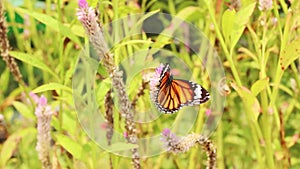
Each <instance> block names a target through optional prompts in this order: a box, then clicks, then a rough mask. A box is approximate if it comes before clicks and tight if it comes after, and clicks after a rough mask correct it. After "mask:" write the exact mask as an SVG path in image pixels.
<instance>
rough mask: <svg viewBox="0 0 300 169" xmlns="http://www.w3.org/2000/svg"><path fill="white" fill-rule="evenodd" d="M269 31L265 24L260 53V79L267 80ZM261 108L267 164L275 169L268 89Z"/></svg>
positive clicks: (264, 17) (263, 96)
mask: <svg viewBox="0 0 300 169" xmlns="http://www.w3.org/2000/svg"><path fill="white" fill-rule="evenodd" d="M266 17H267V15H266V13H264V16H263V19H264V21H265V23H267V22H266ZM267 29H268V25H267V24H265V25H264V27H263V36H262V40H261V51H260V52H259V53H260V61H261V62H260V79H265V78H266V77H267V76H266V70H265V66H266V64H265V63H266V62H267V60H266V53H265V52H266V44H267V39H266V32H267ZM260 98H261V107H262V113H263V115H262V127H263V134H264V138H265V143H266V144H265V145H266V146H265V149H266V158H267V164H268V168H269V169H274V168H275V166H274V158H273V150H272V140H271V139H272V137H271V126H272V116H271V115H269V113H268V95H267V89H264V90H263V91H262V92H261V94H260Z"/></svg>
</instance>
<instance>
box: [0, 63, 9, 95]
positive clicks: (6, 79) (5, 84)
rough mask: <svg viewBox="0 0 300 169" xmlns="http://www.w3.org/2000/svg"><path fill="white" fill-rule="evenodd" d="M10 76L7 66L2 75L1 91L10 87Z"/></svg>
mask: <svg viewBox="0 0 300 169" xmlns="http://www.w3.org/2000/svg"><path fill="white" fill-rule="evenodd" d="M9 76H10V72H9V69H8V67H6V69H4V71H3V72H2V74H1V75H0V82H1V83H0V91H6V90H7V88H8V87H9V85H8V84H9ZM1 93H2V92H1ZM0 98H1V97H0Z"/></svg>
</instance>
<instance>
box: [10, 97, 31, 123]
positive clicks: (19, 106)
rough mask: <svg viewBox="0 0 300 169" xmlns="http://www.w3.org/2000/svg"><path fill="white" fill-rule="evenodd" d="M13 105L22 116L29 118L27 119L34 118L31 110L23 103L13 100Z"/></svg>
mask: <svg viewBox="0 0 300 169" xmlns="http://www.w3.org/2000/svg"><path fill="white" fill-rule="evenodd" d="M13 106H14V107H15V108H16V109H17V110H18V112H19V113H20V114H22V116H24V117H26V118H29V119H35V116H34V114H33V112H32V111H31V110H30V109H29V108H28V106H27V105H25V104H24V103H22V102H18V101H14V102H13Z"/></svg>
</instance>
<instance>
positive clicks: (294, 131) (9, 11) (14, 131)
mask: <svg viewBox="0 0 300 169" xmlns="http://www.w3.org/2000/svg"><path fill="white" fill-rule="evenodd" d="M13 2H14V3H13ZM97 2H98V1H96V0H93V1H92V0H90V1H89V4H91V5H92V6H94V7H96V6H97ZM234 2H240V6H235V5H234V4H235V3H234ZM290 3H291V4H290V5H287V4H286V3H285V1H283V0H278V1H277V0H275V1H273V7H272V9H269V10H260V9H259V8H258V6H259V5H260V4H258V3H256V2H254V1H253V0H232V1H230V2H229V1H228V0H227V1H217V0H196V1H192V0H176V1H171V0H170V1H162V0H159V1H155V0H141V1H135V0H131V1H127V0H111V1H108V0H99V6H98V9H99V11H100V19H99V20H100V22H101V23H103V24H104V25H105V24H107V23H109V22H110V21H112V20H117V19H120V18H122V17H123V16H126V15H129V14H135V13H144V12H153V13H152V14H154V13H157V12H159V11H160V12H165V13H169V14H172V15H175V16H178V17H180V18H182V19H185V20H187V21H188V22H191V23H193V24H194V25H196V26H197V28H198V29H200V30H201V31H203V33H204V34H205V35H206V37H207V38H208V39H209V40H210V42H211V44H212V45H213V46H214V47H215V49H216V50H217V52H218V54H219V56H220V59H221V60H222V63H223V66H224V69H225V72H226V77H227V82H228V84H229V85H230V87H231V93H230V94H228V95H227V98H226V107H225V110H224V114H223V118H222V121H221V122H220V123H219V124H218V128H217V129H216V132H215V133H214V134H213V135H212V140H213V142H214V143H215V144H216V146H217V166H218V168H269V169H274V168H299V167H300V152H299V149H300V139H299V137H300V125H299V120H300V97H299V95H300V57H299V56H300V54H299V51H300V47H299V34H300V31H299V29H298V27H299V26H300V25H299V24H300V2H299V1H297V0H291V1H290ZM4 6H5V9H6V16H7V26H8V30H9V31H8V32H7V34H8V36H9V37H8V38H9V40H10V45H11V51H10V55H11V56H13V57H14V58H15V59H16V60H17V64H18V66H19V68H20V71H21V74H22V76H23V80H24V82H25V84H26V85H22V84H20V83H17V82H16V81H14V78H13V77H12V74H10V72H9V68H8V66H7V65H6V64H5V62H4V61H2V60H1V61H0V113H1V114H3V115H4V117H5V121H6V125H5V126H6V127H7V129H8V131H9V137H8V139H7V140H6V141H5V142H4V143H3V144H2V145H1V146H0V159H1V160H0V168H1V167H5V168H40V166H41V163H40V162H39V161H38V160H37V159H38V153H37V152H36V151H35V147H36V142H37V140H36V134H37V129H36V128H35V126H36V122H37V120H36V117H35V116H34V110H35V105H34V104H32V101H30V100H28V97H26V95H27V96H28V95H29V92H30V91H33V92H34V93H37V94H39V95H41V94H43V95H45V96H46V97H47V98H48V103H49V104H50V105H51V106H52V107H53V109H54V110H55V115H54V116H53V117H52V122H51V126H52V131H51V136H52V139H53V140H52V143H53V144H52V146H51V147H52V150H53V151H52V152H51V160H52V162H53V163H55V164H57V165H58V166H60V167H61V168H109V167H110V164H109V158H110V157H112V166H113V168H124V166H128V167H130V166H131V164H130V159H128V158H123V157H119V156H114V155H112V154H111V153H108V152H106V151H104V150H102V149H101V148H99V147H98V146H97V144H96V143H95V142H93V140H91V139H89V137H88V136H87V134H86V133H85V131H84V130H83V129H82V128H81V126H80V123H79V122H78V119H77V115H76V109H75V105H74V99H73V96H72V76H73V74H74V72H75V67H76V63H77V61H78V59H79V58H78V57H79V56H80V53H81V49H82V48H83V47H86V49H88V48H89V46H88V40H87V38H86V37H85V33H84V30H83V28H82V25H81V24H80V23H79V21H78V20H77V17H76V16H75V13H76V9H77V8H78V6H77V2H75V1H55V2H53V1H50V0H46V1H21V0H20V1H12V2H10V1H5V2H4ZM152 14H149V15H152ZM144 19H146V18H144ZM132 24H138V23H132ZM126 29H127V30H126ZM118 31H120V32H121V31H130V30H128V28H126V27H125V28H121V27H120V30H118ZM163 31H168V30H163ZM114 36H115V35H113V37H112V38H118V37H114ZM138 38H139V39H138ZM149 38H150V37H148V35H146V34H145V35H141V36H139V37H132V38H124V39H122V41H120V43H119V44H118V45H116V46H114V47H113V49H112V52H113V53H114V57H115V61H116V64H119V63H120V62H122V60H124V59H125V58H126V57H127V56H130V55H131V54H132V53H134V52H137V51H139V50H141V49H148V48H149V47H150V46H151V45H152V46H155V47H164V49H165V50H168V51H170V52H173V53H176V54H177V56H179V57H181V59H182V60H184V61H185V62H186V63H187V65H188V66H189V67H190V68H192V71H193V72H192V74H193V76H194V77H200V75H201V71H199V69H198V68H197V63H198V62H197V60H196V59H195V58H194V57H192V56H191V55H190V54H189V52H188V51H187V50H177V49H178V48H180V49H185V47H184V45H182V44H179V45H178V44H174V43H171V41H170V40H169V39H167V38H165V37H164V36H162V35H158V36H156V37H153V39H154V40H156V41H155V42H154V41H153V42H152V41H149ZM153 39H152V40H153ZM97 76H99V77H98V78H97V79H96V83H97V85H96V87H95V93H96V96H97V99H98V100H97V102H98V103H100V104H101V103H102V104H103V103H104V99H99V98H104V95H105V93H106V92H107V91H108V90H109V87H110V85H111V84H110V81H109V79H108V78H107V77H108V75H107V72H106V71H105V69H103V67H101V66H99V69H98V71H97ZM129 78H136V79H138V80H136V82H134V83H132V84H130V86H129V87H128V91H129V96H130V99H131V100H133V99H134V97H135V95H137V93H138V90H137V89H138V88H139V86H140V83H141V79H142V77H140V76H138V77H129ZM207 79H208V78H207V77H206V76H202V78H201V79H198V81H202V82H203V85H204V86H209V82H207ZM104 91H105V93H104ZM148 97H149V91H147V90H146V93H145V96H143V98H142V99H141V100H139V101H138V102H137V107H138V109H143V106H149V103H148V102H147V101H145V100H146V99H145V98H148ZM26 98H27V99H26ZM200 112H201V113H204V112H203V111H200ZM114 114H115V117H116V118H115V119H116V120H115V123H114V125H115V127H116V128H117V129H116V130H119V131H121V132H122V131H124V126H122V125H123V123H124V119H121V118H118V117H119V115H118V113H117V112H116V110H115V112H114ZM204 118H205V117H204V116H201V115H200V116H199V117H198V118H197V121H196V123H195V124H196V125H195V126H194V128H193V129H192V132H195V133H199V132H200V131H201V127H202V124H203V119H204ZM173 122H174V117H171V118H166V117H165V116H163V117H162V118H161V119H159V120H157V121H156V122H155V123H151V124H148V125H146V126H143V127H141V128H139V130H140V131H139V132H140V133H139V134H144V136H147V132H148V134H151V133H159V132H161V131H162V130H163V128H164V127H166V126H168V125H171V124H172V123H173ZM145 133H146V134H145ZM133 147H134V145H124V144H119V145H114V147H112V148H111V151H112V152H114V151H115V152H117V151H120V150H123V149H131V148H133ZM204 161H205V153H203V152H201V151H199V148H193V149H192V150H190V151H189V152H186V153H184V154H180V155H176V156H175V155H172V154H167V153H163V154H160V155H157V156H154V157H149V158H146V159H142V162H141V165H142V168H187V167H188V168H189V169H192V168H201V167H203V166H204V164H205V163H204Z"/></svg>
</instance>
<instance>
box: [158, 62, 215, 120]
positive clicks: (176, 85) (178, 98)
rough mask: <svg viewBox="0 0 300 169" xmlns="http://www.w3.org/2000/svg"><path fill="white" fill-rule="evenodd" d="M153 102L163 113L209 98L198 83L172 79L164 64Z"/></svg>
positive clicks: (168, 69) (167, 67)
mask: <svg viewBox="0 0 300 169" xmlns="http://www.w3.org/2000/svg"><path fill="white" fill-rule="evenodd" d="M159 82H160V83H159V85H158V89H159V90H158V92H157V96H156V99H155V104H156V106H157V107H158V109H159V110H160V111H162V112H164V113H168V114H170V113H175V112H177V111H178V110H180V109H181V108H182V107H183V106H194V105H198V104H201V103H204V102H206V101H207V100H209V98H210V95H209V93H208V92H207V91H206V90H205V89H204V88H203V87H202V86H200V85H199V84H196V83H194V82H191V81H187V80H182V79H173V76H172V75H171V74H170V67H169V65H166V66H165V67H164V69H163V71H162V73H161V76H160V81H159Z"/></svg>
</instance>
